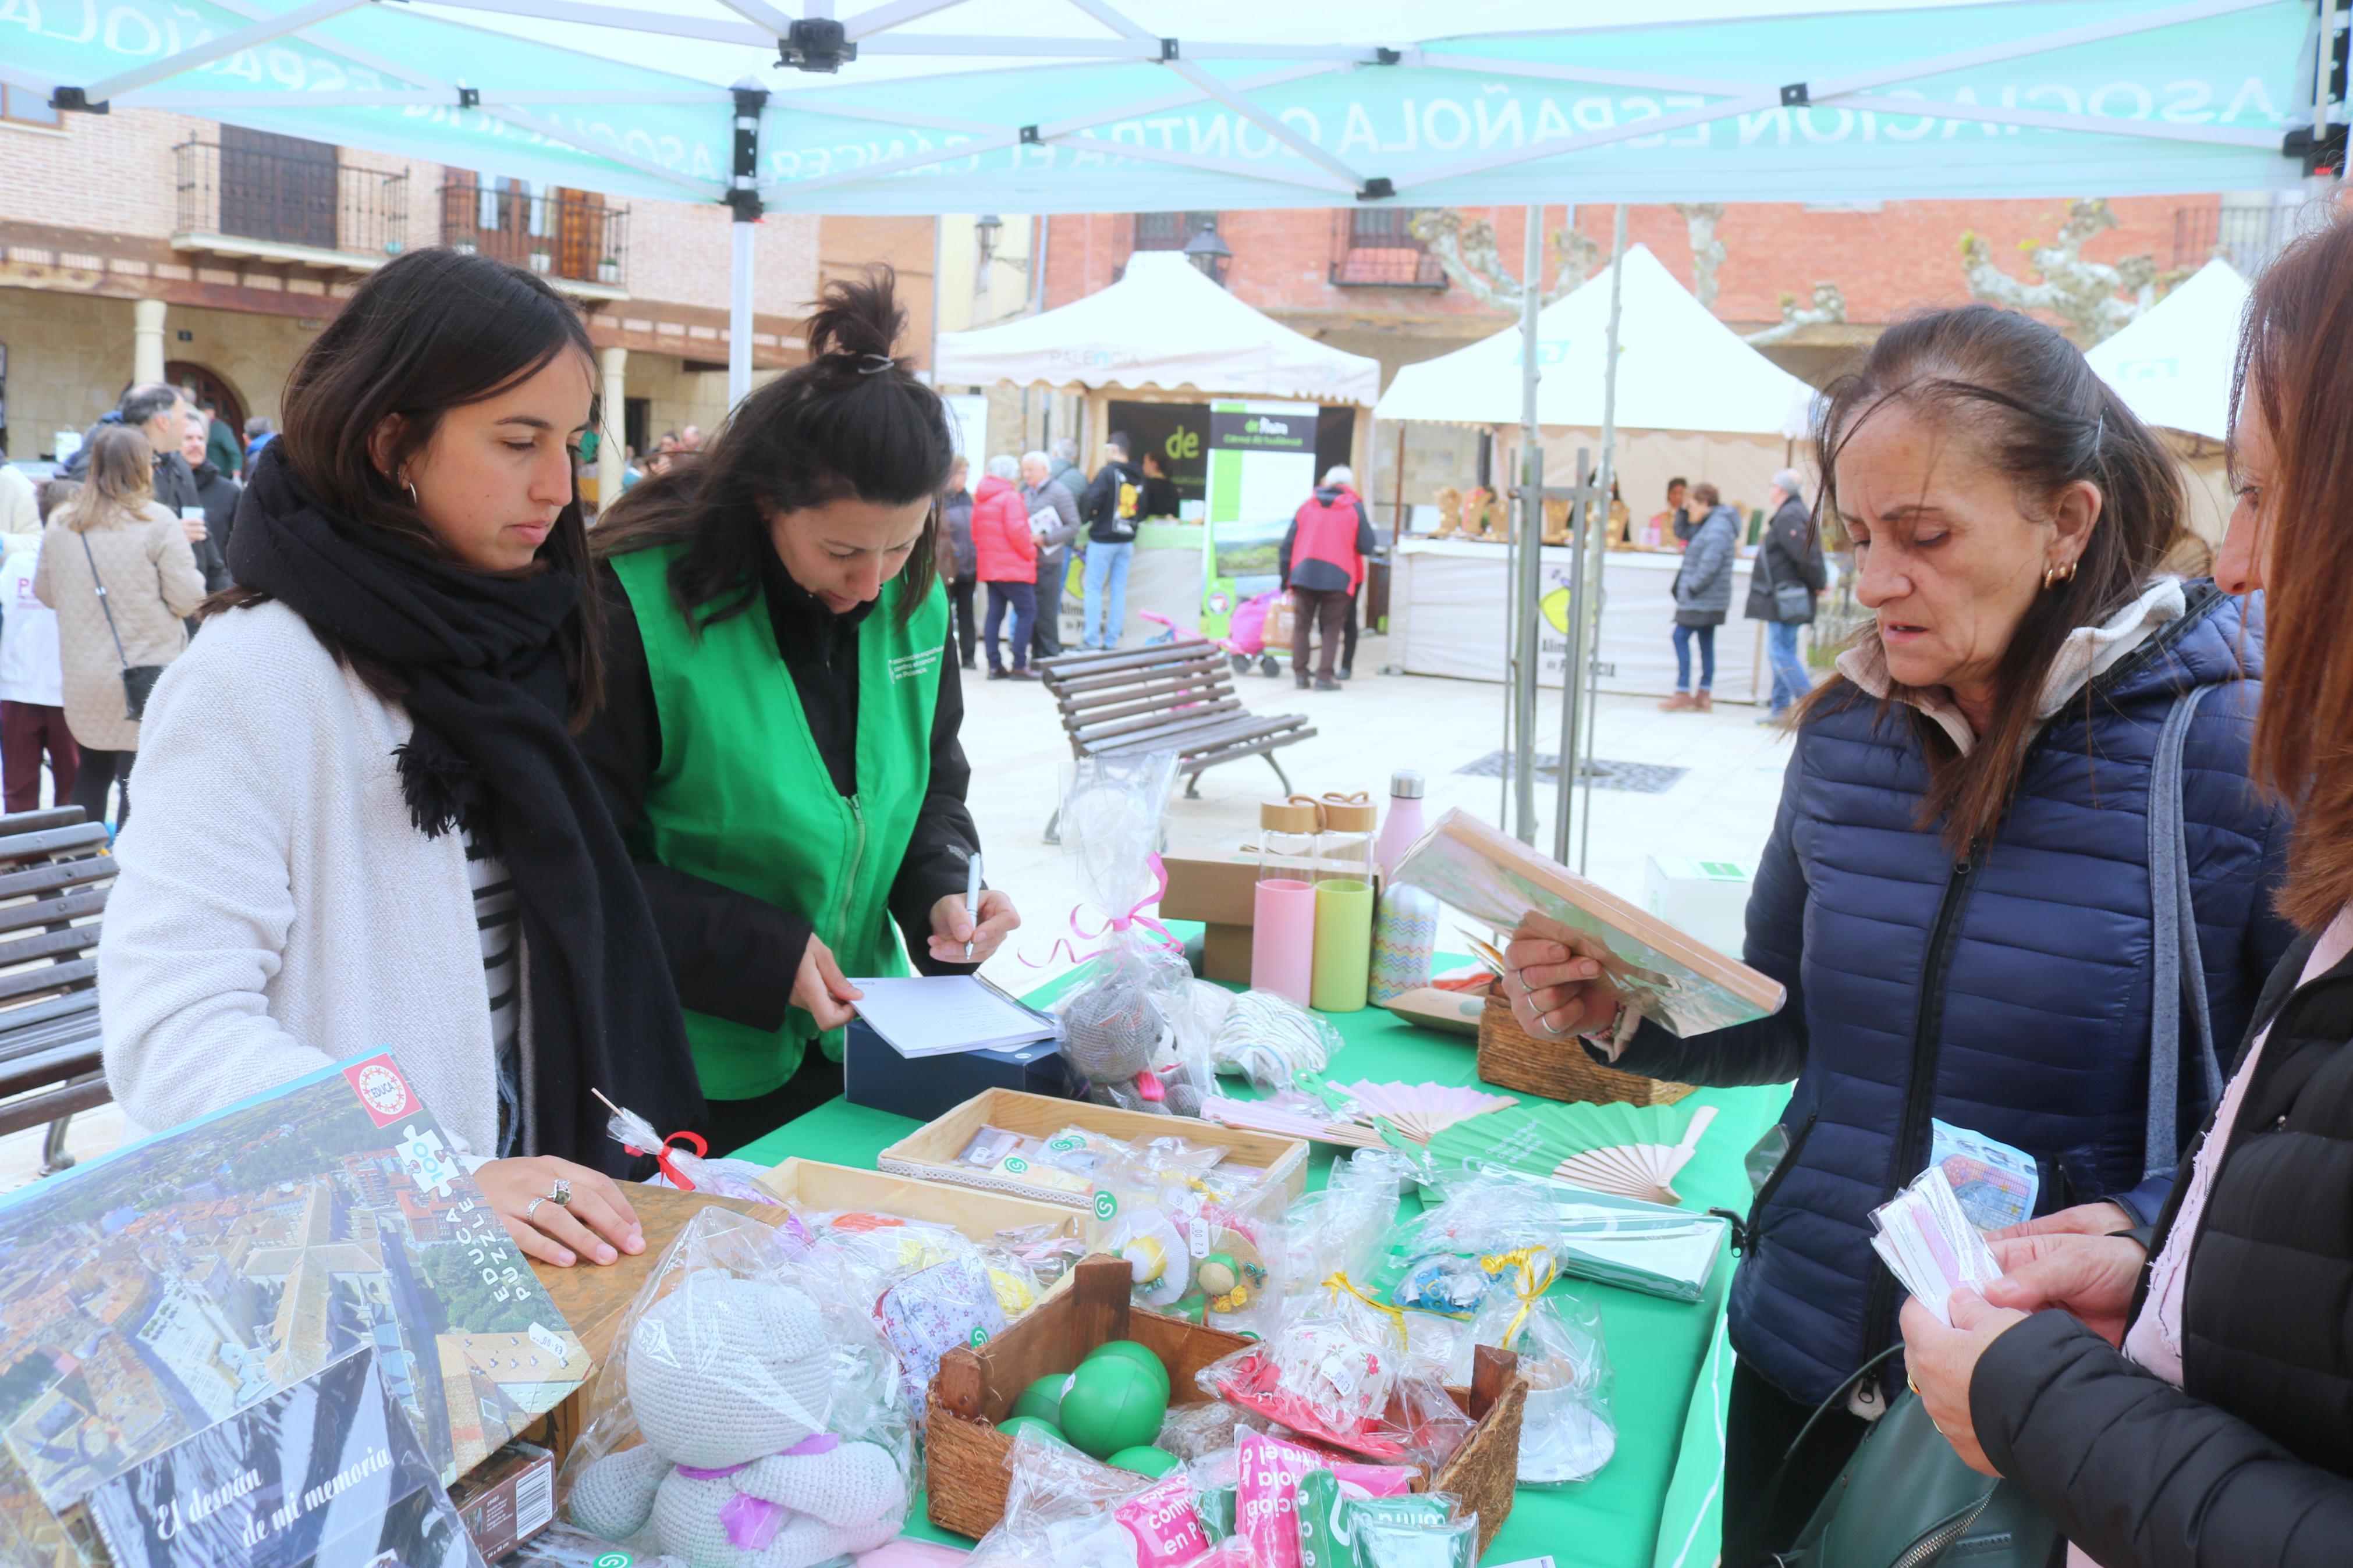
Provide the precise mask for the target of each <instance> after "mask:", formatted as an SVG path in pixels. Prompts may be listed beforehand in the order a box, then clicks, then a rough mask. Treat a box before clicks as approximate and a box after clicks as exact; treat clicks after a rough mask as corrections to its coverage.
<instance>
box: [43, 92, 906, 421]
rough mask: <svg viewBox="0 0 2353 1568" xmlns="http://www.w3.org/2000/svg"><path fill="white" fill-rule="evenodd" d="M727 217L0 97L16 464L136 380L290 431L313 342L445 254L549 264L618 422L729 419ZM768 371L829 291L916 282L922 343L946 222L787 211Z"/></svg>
mask: <svg viewBox="0 0 2353 1568" xmlns="http://www.w3.org/2000/svg"><path fill="white" fill-rule="evenodd" d="M729 221H730V220H729V214H728V213H727V211H726V210H725V209H724V208H723V207H720V206H718V205H700V204H694V203H688V202H666V201H648V200H643V199H630V200H627V201H616V200H608V199H607V198H606V197H604V196H602V195H597V194H596V193H592V192H572V191H553V190H548V189H546V188H544V187H542V188H538V189H533V188H532V187H529V186H525V185H523V184H521V183H519V182H514V181H508V180H501V179H500V178H499V177H498V174H497V172H496V171H495V170H486V171H480V172H476V171H470V170H457V169H445V168H443V167H441V166H440V165H438V164H433V163H418V162H415V161H413V160H406V159H400V158H394V157H386V156H384V155H381V154H377V153H365V152H361V151H358V150H356V149H353V148H335V147H328V146H324V145H322V144H319V143H312V142H296V141H294V140H292V139H290V138H284V137H268V136H259V135H257V134H255V133H252V132H239V131H237V130H236V129H235V128H232V127H224V126H221V125H218V124H216V123H213V122H211V121H203V120H196V119H191V118H189V117H186V116H184V115H178V114H171V113H165V112H161V111H156V110H123V111H119V112H116V113H112V114H108V115H102V116H94V115H78V114H69V115H65V116H63V117H55V116H51V115H50V114H49V111H47V110H46V109H44V108H41V107H39V106H37V105H32V104H28V103H27V102H26V101H25V100H24V99H23V97H22V96H21V95H16V94H13V93H12V94H9V95H8V96H7V97H5V99H0V350H5V354H4V355H0V399H5V401H0V451H5V455H9V456H13V457H15V458H20V459H29V458H40V457H45V456H47V455H49V454H51V453H52V452H54V451H55V449H56V446H55V443H56V440H57V437H58V434H59V433H60V432H69V433H79V432H80V431H81V430H83V429H84V428H86V427H87V426H89V425H90V423H91V422H93V421H94V420H95V419H97V417H98V416H100V414H102V413H104V412H105V411H106V410H108V409H110V408H111V407H112V406H113V405H114V404H115V402H116V400H117V399H118V398H119V397H120V395H121V392H122V390H123V388H124V387H125V386H126V385H128V384H130V383H131V382H132V380H134V379H142V378H146V377H149V376H155V375H168V377H169V378H170V379H172V380H174V381H175V382H181V383H183V384H194V385H195V386H197V387H199V388H200V389H201V390H203V391H205V392H206V393H207V394H208V395H214V396H215V397H216V401H218V402H219V403H220V405H221V406H222V409H223V412H224V413H226V414H230V415H232V416H253V415H259V416H264V417H268V418H270V419H272V420H273V421H274V420H276V419H277V418H279V416H280V407H279V395H280V388H281V387H282V385H283V384H284V381H285V377H286V373H287V372H288V370H289V369H290V368H291V367H292V364H293V363H294V360H295V358H296V356H297V355H299V354H300V353H301V351H302V348H303V345H304V344H305V343H307V342H309V341H310V339H311V335H312V334H313V333H315V332H316V331H318V330H319V328H320V327H321V326H322V325H323V324H324V322H325V321H326V319H327V318H328V317H329V316H331V315H332V313H333V311H334V310H335V306H336V302H337V301H338V300H341V299H343V298H347V297H348V296H349V295H350V294H351V292H352V290H353V289H354V288H355V287H356V286H357V283H358V281H359V279H361V278H362V277H364V275H365V272H366V271H367V270H368V269H369V268H372V267H374V266H377V265H381V264H382V262H383V260H384V259H385V258H386V257H387V256H388V255H391V254H396V253H397V252H398V251H400V250H401V249H404V248H409V247H417V246H422V245H435V244H444V243H454V244H459V245H472V246H474V247H477V248H478V249H480V251H482V252H483V253H484V254H490V255H496V256H500V257H501V258H506V259H511V260H513V261H515V262H516V263H517V264H519V265H528V266H531V267H533V268H534V269H535V270H539V271H541V272H543V273H544V274H545V275H547V276H548V277H549V279H550V280H551V281H552V282H554V283H555V284H556V285H557V287H559V288H561V289H564V290H565V292H567V293H568V294H570V295H571V296H572V297H574V298H575V300H577V301H578V302H579V304H580V305H581V307H582V310H583V311H584V313H585V314H586V318H587V321H588V324H589V333H590V336H591V337H592V338H593V339H594V340H595V342H596V345H597V348H598V351H599V359H600V362H601V363H600V372H601V374H602V376H603V378H604V379H603V384H604V386H605V387H606V388H607V398H608V400H609V399H610V397H611V395H612V390H613V389H615V388H616V387H617V389H618V390H619V391H620V393H621V395H622V397H621V401H622V406H621V408H620V409H619V410H617V411H616V413H617V415H618V416H619V417H617V418H615V419H614V420H613V423H614V424H615V425H616V426H624V425H625V428H626V436H627V437H628V439H629V440H630V442H631V444H633V445H636V446H638V447H640V448H641V449H642V447H644V446H645V445H646V444H647V443H648V442H649V440H651V439H656V438H659V436H660V434H661V433H662V432H664V431H666V430H675V429H679V428H682V427H683V426H687V425H698V426H702V428H704V429H705V430H708V429H710V428H711V427H712V426H715V425H716V424H717V423H718V422H719V420H720V418H721V417H722V416H723V415H724V414H725V412H726V406H727V398H726V381H727V378H726V374H725V372H726V361H727V292H728V287H727V286H728V250H729V237H728V233H727V229H728V224H729ZM756 255H757V259H756V268H757V272H756V294H755V301H754V302H755V321H754V327H755V331H754V342H753V363H754V367H755V372H766V373H771V374H773V373H774V372H775V371H776V370H778V369H781V368H782V367H784V366H786V365H788V364H791V363H797V360H798V359H799V357H800V353H801V350H802V348H803V343H802V341H801V338H800V337H799V335H798V330H799V322H800V320H801V317H802V314H803V307H804V305H805V303H806V302H807V300H810V299H811V298H812V297H813V296H814V295H815V293H816V292H817V289H818V286H819V284H820V282H821V281H822V279H824V278H826V277H828V276H833V275H836V274H838V273H840V272H843V271H848V270H850V269H853V268H856V267H858V266H860V265H863V264H864V263H866V262H868V261H871V260H878V259H880V260H888V261H891V262H892V263H893V264H894V265H896V266H897V267H898V268H899V270H900V272H901V274H902V279H903V284H902V289H903V291H904V292H903V297H904V299H905V302H906V304H907V306H908V309H909V315H910V318H911V320H910V323H909V328H910V331H909V339H908V343H907V347H908V349H909V350H910V352H912V353H914V354H915V355H916V356H917V357H918V358H921V357H923V355H924V354H925V353H927V350H928V345H929V342H930V334H931V320H930V313H931V294H932V288H931V271H932V267H933V240H932V220H931V219H929V218H923V219H912V220H911V219H873V218H855V219H820V218H817V217H812V216H794V215H786V214H772V215H771V216H768V217H767V218H766V219H765V220H764V221H763V223H762V224H761V226H760V235H759V240H758V246H757V253H756Z"/></svg>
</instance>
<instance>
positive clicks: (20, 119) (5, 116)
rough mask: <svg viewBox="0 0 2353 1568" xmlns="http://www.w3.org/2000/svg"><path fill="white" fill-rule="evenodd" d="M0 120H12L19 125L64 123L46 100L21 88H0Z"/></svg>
mask: <svg viewBox="0 0 2353 1568" xmlns="http://www.w3.org/2000/svg"><path fill="white" fill-rule="evenodd" d="M0 120H13V121H16V122H17V123H18V124H20V125H61V124H63V123H64V121H63V120H62V118H61V117H60V116H59V115H58V111H57V110H54V109H51V108H50V107H49V100H47V98H45V97H43V96H42V95H41V94H39V93H37V92H28V91H26V89H23V88H21V87H0Z"/></svg>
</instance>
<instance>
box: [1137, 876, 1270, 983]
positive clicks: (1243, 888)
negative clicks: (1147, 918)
mask: <svg viewBox="0 0 2353 1568" xmlns="http://www.w3.org/2000/svg"><path fill="white" fill-rule="evenodd" d="M1160 864H1161V868H1162V869H1164V870H1165V871H1166V873H1167V876H1168V890H1167V891H1166V893H1164V894H1162V895H1161V897H1160V918H1161V919H1162V920H1165V921H1200V922H1201V926H1202V931H1201V978H1202V979H1204V980H1218V981H1223V982H1225V983H1226V984H1231V985H1248V984H1250V924H1251V920H1252V913H1251V911H1252V906H1253V902H1254V900H1255V899H1256V897H1257V892H1256V889H1257V888H1258V862H1257V861H1255V860H1243V859H1238V858H1221V857H1208V858H1194V857H1186V856H1179V857H1176V858H1163V859H1162V860H1161V862H1160Z"/></svg>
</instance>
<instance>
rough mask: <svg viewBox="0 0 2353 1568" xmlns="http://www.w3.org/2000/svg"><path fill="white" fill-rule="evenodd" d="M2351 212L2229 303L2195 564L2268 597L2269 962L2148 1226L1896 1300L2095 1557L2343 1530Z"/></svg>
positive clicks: (2133, 1558)
mask: <svg viewBox="0 0 2353 1568" xmlns="http://www.w3.org/2000/svg"><path fill="white" fill-rule="evenodd" d="M2348 342H2353V225H2348V223H2347V222H2346V221H2344V220H2341V219H2340V220H2339V221H2338V222H2337V224H2336V226H2334V227H2332V228H2329V229H2327V231H2325V232H2323V233H2321V234H2319V235H2316V236H2313V237H2309V238H2306V239H2305V240H2303V241H2301V242H2299V243H2298V244H2296V245H2295V246H2294V247H2291V248H2290V249H2289V250H2288V251H2287V252H2286V253H2285V254H2284V255H2283V256H2281V257H2280V258H2277V259H2276V260H2274V262H2273V263H2272V265H2271V267H2270V268H2269V269H2268V270H2267V271H2265V272H2264V274H2263V277H2261V278H2260V279H2257V280H2256V283H2255V287H2254V292H2253V298H2252V299H2251V300H2249V301H2248V305H2247V318H2246V326H2245V331H2244V336H2243V338H2242V344H2241V348H2240V355H2239V366H2240V370H2239V391H2238V397H2237V407H2236V409H2235V411H2234V415H2233V418H2232V437H2231V474H2232V488H2233V489H2234V490H2235V491H2236V492H2237V496H2238V501H2237V505H2236V507H2235V508H2234V509H2233V510H2232V515H2231V527H2230V532H2229V534H2228V535H2227V536H2226V538H2225V539H2224V541H2223V543H2222V550H2221V555H2220V556H2219V557H2218V558H2217V560H2216V563H2215V578H2216V581H2217V582H2219V583H2220V584H2221V586H2222V587H2223V588H2224V589H2226V590H2228V591H2229V592H2232V593H2234V594H2242V595H2254V594H2257V593H2261V594H2263V596H2264V598H2265V599H2266V600H2267V601H2268V605H2267V620H2268V623H2269V628H2268V643H2269V647H2268V649H2267V654H2266V658H2267V668H2266V669H2265V673H2264V684H2265V687H2266V690H2265V692H2264V700H2263V714H2262V717H2261V718H2260V719H2259V720H2258V721H2256V726H2255V737H2254V754H2253V770H2254V776H2255V778H2256V779H2257V780H2258V781H2259V782H2260V783H2261V784H2262V785H2263V787H2264V789H2266V790H2267V791H2268V792H2270V793H2271V795H2273V796H2274V798H2276V799H2279V800H2283V801H2286V802H2292V803H2294V805H2295V808H2296V824H2295V834H2294V837H2292V838H2291V839H2290V841H2289V845H2288V857H2287V875H2286V879H2285V881H2284V884H2283V885H2282V887H2281V888H2280V889H2279V894H2278V902H2279V907H2280V909H2281V910H2282V911H2283V912H2284V914H2286V915H2287V917H2288V918H2289V919H2290V920H2292V921H2295V924H2296V926H2297V928H2298V930H2299V931H2300V933H2301V934H2300V935H2299V937H2298V940H2297V941H2296V942H2295V946H2293V947H2292V948H2290V949H2289V951H2288V952H2287V953H2286V955H2285V956H2284V957H2283V958H2282V959H2281V960H2280V963H2279V965H2278V967H2277V968H2276V969H2275V970H2274V971H2273V973H2272V976H2271V980H2270V983H2269V984H2267V985H2266V986H2265V987H2264V989H2263V997H2262V999H2261V1001H2260V1002H2259V1003H2258V1004H2257V1005H2256V1008H2255V1012H2254V1016H2253V1020H2252V1023H2251V1026H2250V1029H2249V1032H2248V1037H2247V1039H2246V1042H2245V1043H2244V1045H2243V1046H2242V1047H2241V1048H2240V1050H2239V1053H2238V1056H2237V1059H2236V1060H2235V1061H2234V1063H2233V1064H2232V1069H2231V1079H2230V1083H2229V1086H2228V1088H2227V1089H2225V1090H2224V1092H2223V1095H2222V1100H2221V1107H2220V1109H2219V1110H2217V1111H2216V1112H2215V1114H2214V1116H2213V1117H2212V1119H2211V1121H2209V1122H2208V1123H2207V1125H2206V1127H2205V1128H2204V1130H2203V1131H2202V1132H2201V1133H2200V1137H2199V1141H2198V1142H2197V1144H2196V1146H2195V1154H2194V1158H2192V1159H2190V1160H2189V1162H2187V1163H2185V1165H2184V1167H2183V1170H2184V1172H2185V1174H2184V1176H2183V1179H2181V1180H2180V1181H2178V1182H2177V1183H2175V1184H2174V1190H2173V1197H2172V1201H2171V1202H2170V1203H2169V1204H2168V1205H2167V1207H2166V1211H2165V1213H2164V1215H2162V1217H2161V1218H2160V1219H2159V1220H2158V1226H2157V1228H2156V1231H2155V1233H2154V1235H2153V1236H2151V1235H2149V1234H2147V1233H2142V1234H2139V1235H2135V1236H2083V1235H2050V1236H2032V1237H2021V1238H2018V1239H2014V1240H2008V1241H2001V1242H1997V1243H1996V1244H1995V1253H1996V1258H1997V1259H1998V1261H2000V1264H2001V1265H2002V1267H2003V1268H2004V1270H2005V1271H2006V1272H2005V1273H2004V1275H2003V1277H2002V1278H2001V1279H1998V1280H1996V1281H1995V1282H1994V1283H1993V1284H1991V1285H1989V1287H1987V1289H1986V1291H1985V1295H1984V1298H1983V1299H1982V1300H1980V1299H1979V1298H1978V1297H1977V1296H1976V1295H1974V1294H1973V1293H1971V1292H1968V1291H1956V1292H1955V1293H1954V1297H1953V1300H1952V1302H1951V1304H1950V1308H1951V1311H1952V1316H1953V1324H1954V1326H1953V1327H1951V1328H1949V1329H1948V1328H1946V1327H1944V1326H1943V1325H1942V1324H1940V1323H1938V1322H1937V1321H1936V1319H1935V1317H1933V1316H1932V1315H1931V1314H1930V1313H1929V1312H1928V1310H1926V1308H1925V1307H1923V1306H1921V1305H1920V1304H1919V1303H1918V1302H1914V1303H1912V1304H1911V1305H1909V1306H1907V1307H1905V1312H1904V1331H1905V1344H1906V1346H1907V1347H1908V1352H1909V1356H1910V1360H1911V1364H1912V1369H1913V1376H1914V1380H1915V1382H1916V1383H1917V1384H1918V1385H1919V1389H1920V1394H1921V1397H1922V1398H1923V1399H1924V1400H1925V1401H1926V1404H1927V1406H1928V1411H1929V1414H1930V1415H1931V1416H1932V1417H1933V1418H1934V1419H1935V1420H1936V1424H1937V1426H1939V1427H1940V1428H1941V1429H1942V1430H1943V1432H1944V1433H1945V1436H1947V1438H1948V1439H1949V1440H1950V1441H1951V1442H1952V1444H1953V1447H1954V1448H1955V1449H1956V1451H1957V1452H1958V1453H1959V1454H1960V1455H1961V1457H1962V1458H1964V1459H1966V1460H1968V1462H1969V1463H1970V1464H1972V1465H1974V1466H1975V1467H1977V1468H1978V1469H1980V1470H1984V1471H1986V1472H1987V1473H1988V1474H2000V1475H2004V1476H2008V1477H2010V1478H2011V1479H2014V1480H2015V1481H2016V1482H2017V1483H2018V1484H2019V1485H2020V1486H2021V1487H2022V1488H2023V1489H2025V1491H2026V1493H2027V1495H2028V1496H2029V1497H2031V1499H2032V1500H2034V1502H2035V1503H2036V1504H2037V1505H2038V1506H2039V1507H2040V1508H2042V1510H2043V1511H2044V1513H2045V1514H2047V1515H2048V1516H2049V1517H2051V1518H2052V1520H2054V1521H2057V1523H2058V1525H2059V1527H2060V1531H2061V1533H2063V1535H2064V1536H2065V1537H2066V1538H2067V1540H2068V1541H2069V1542H2072V1543H2073V1555H2072V1556H2071V1558H2070V1562H2071V1563H2076V1564H2088V1563H2094V1562H2096V1563H2104V1564H2105V1565H2106V1568H2158V1565H2166V1568H2171V1565H2174V1564H2180V1565H2182V1568H2188V1565H2189V1564H2193V1563H2230V1564H2231V1565H2232V1568H2284V1565H2287V1564H2311V1565H2313V1568H2319V1565H2321V1564H2324V1563H2326V1564H2331V1565H2334V1564H2337V1563H2343V1562H2344V1561H2346V1558H2347V1556H2348V1552H2353V1315H2348V1306H2347V1303H2348V1300H2353V759H2348V755H2347V750H2346V743H2345V735H2346V726H2347V723H2348V720H2349V719H2353V615H2348V611H2347V605H2348V595H2353V529H2348V527H2347V526H2346V522H2345V518H2344V508H2343V505H2342V498H2343V497H2344V496H2345V495H2346V494H2347V493H2348V487H2353V361H2348V359H2347V357H2346V355H2345V353H2344V349H2345V345H2346V343H2348Z"/></svg>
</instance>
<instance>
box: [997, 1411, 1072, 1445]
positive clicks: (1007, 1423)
mask: <svg viewBox="0 0 2353 1568" xmlns="http://www.w3.org/2000/svg"><path fill="white" fill-rule="evenodd" d="M997 1430H998V1431H1000V1432H1002V1433H1004V1434H1005V1435H1006V1436H1008V1437H1018V1436H1020V1435H1021V1434H1022V1433H1024V1432H1035V1433H1037V1434H1038V1436H1040V1437H1050V1438H1052V1439H1053V1440H1054V1441H1055V1442H1057V1443H1062V1444H1067V1443H1069V1442H1070V1439H1069V1438H1068V1437H1065V1436H1062V1431H1061V1428H1060V1427H1059V1426H1055V1425H1054V1424H1053V1423H1052V1422H1051V1421H1041V1420H1039V1418H1038V1417H1037V1416H1035V1415H1008V1416H1007V1417H1006V1418H1005V1419H1004V1420H1002V1421H1000V1422H998V1423H997Z"/></svg>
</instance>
